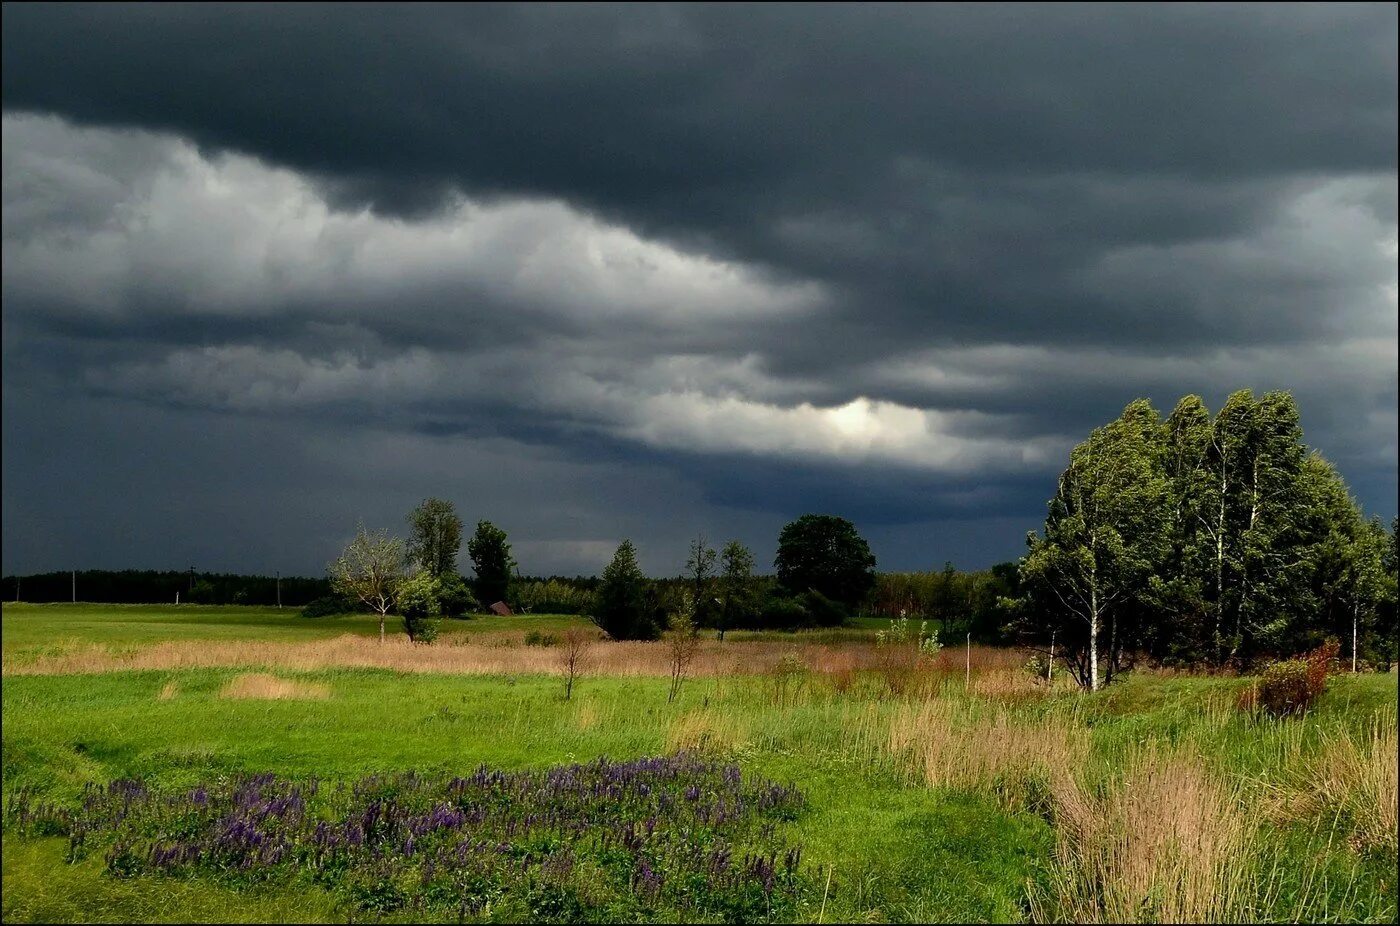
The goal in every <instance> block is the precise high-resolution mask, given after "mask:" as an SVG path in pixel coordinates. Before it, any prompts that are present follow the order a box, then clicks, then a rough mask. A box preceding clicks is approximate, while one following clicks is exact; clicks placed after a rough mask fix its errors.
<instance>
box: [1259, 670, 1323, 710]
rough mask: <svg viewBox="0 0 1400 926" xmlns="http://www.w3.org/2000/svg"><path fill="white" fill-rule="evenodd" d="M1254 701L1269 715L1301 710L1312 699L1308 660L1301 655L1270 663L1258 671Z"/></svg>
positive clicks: (1305, 708)
mask: <svg viewBox="0 0 1400 926" xmlns="http://www.w3.org/2000/svg"><path fill="white" fill-rule="evenodd" d="M1254 702H1255V704H1256V705H1257V706H1258V707H1259V709H1260V710H1262V711H1264V712H1265V713H1267V714H1269V715H1270V716H1273V717H1283V716H1285V715H1287V714H1295V713H1302V712H1303V711H1305V710H1307V709H1308V706H1309V705H1310V704H1311V703H1312V694H1311V690H1310V688H1309V686H1308V664H1307V663H1306V662H1304V661H1303V660H1301V659H1287V660H1284V661H1282V662H1275V663H1272V664H1270V665H1268V666H1266V667H1265V668H1264V671H1263V672H1262V673H1260V675H1259V684H1258V687H1257V694H1256V695H1255V698H1254Z"/></svg>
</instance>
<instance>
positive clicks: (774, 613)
mask: <svg viewBox="0 0 1400 926" xmlns="http://www.w3.org/2000/svg"><path fill="white" fill-rule="evenodd" d="M811 620H812V618H811V615H809V614H808V613H807V609H806V608H804V607H803V606H802V604H801V602H799V601H797V600H796V599H793V598H779V597H777V596H774V597H772V598H768V599H766V600H764V602H763V607H761V608H759V610H758V617H757V620H756V621H755V624H756V629H760V630H794V629H796V628H798V627H809V626H811Z"/></svg>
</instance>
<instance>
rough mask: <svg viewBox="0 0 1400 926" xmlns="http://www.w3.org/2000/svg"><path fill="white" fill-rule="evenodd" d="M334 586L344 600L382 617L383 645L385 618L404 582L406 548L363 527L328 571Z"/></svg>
mask: <svg viewBox="0 0 1400 926" xmlns="http://www.w3.org/2000/svg"><path fill="white" fill-rule="evenodd" d="M327 571H328V572H329V573H330V580H331V587H332V588H333V589H334V590H335V592H336V593H337V594H339V595H341V596H343V597H345V598H349V599H351V600H354V601H360V602H363V603H364V604H366V605H367V606H369V608H370V609H371V610H373V611H375V612H376V613H378V615H379V642H380V643H383V642H384V616H385V615H386V614H388V613H389V611H390V610H391V609H392V608H393V607H394V604H395V603H396V602H397V600H398V595H399V587H400V585H402V583H403V573H404V545H403V541H402V540H399V539H398V538H397V537H391V536H389V532H388V531H374V532H373V533H371V532H369V531H366V530H365V527H364V525H363V524H361V525H360V527H359V529H358V530H356V532H355V539H354V540H351V541H350V543H349V544H348V545H347V546H346V547H345V552H344V553H341V554H340V557H339V558H338V559H336V560H335V561H334V562H332V563H331V564H330V566H329V568H328V570H327Z"/></svg>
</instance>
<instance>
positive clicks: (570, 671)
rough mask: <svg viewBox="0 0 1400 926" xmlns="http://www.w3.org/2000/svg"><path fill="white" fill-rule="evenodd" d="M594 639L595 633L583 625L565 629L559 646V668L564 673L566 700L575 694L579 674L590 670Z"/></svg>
mask: <svg viewBox="0 0 1400 926" xmlns="http://www.w3.org/2000/svg"><path fill="white" fill-rule="evenodd" d="M593 640H594V636H593V634H591V633H589V632H588V631H587V630H584V629H583V628H582V627H570V628H569V629H568V630H566V631H564V636H563V638H562V640H561V642H560V646H559V668H560V669H561V670H563V673H564V700H565V701H568V700H569V699H571V698H572V697H573V696H574V683H575V682H576V681H578V679H579V676H581V675H583V673H584V672H586V671H588V667H589V664H590V661H591V660H590V651H591V649H592V647H593Z"/></svg>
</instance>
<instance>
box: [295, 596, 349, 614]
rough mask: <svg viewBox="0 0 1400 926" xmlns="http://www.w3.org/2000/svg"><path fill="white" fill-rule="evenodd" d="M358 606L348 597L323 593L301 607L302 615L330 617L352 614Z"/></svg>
mask: <svg viewBox="0 0 1400 926" xmlns="http://www.w3.org/2000/svg"><path fill="white" fill-rule="evenodd" d="M358 610H359V608H357V607H356V606H355V603H354V602H353V601H351V600H349V599H348V598H342V597H341V596H340V595H323V596H321V597H320V598H316V599H313V600H312V601H310V602H308V603H307V605H306V607H304V608H302V609H301V616H302V617H331V616H333V615H336V614H353V613H355V612H356V611H358Z"/></svg>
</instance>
